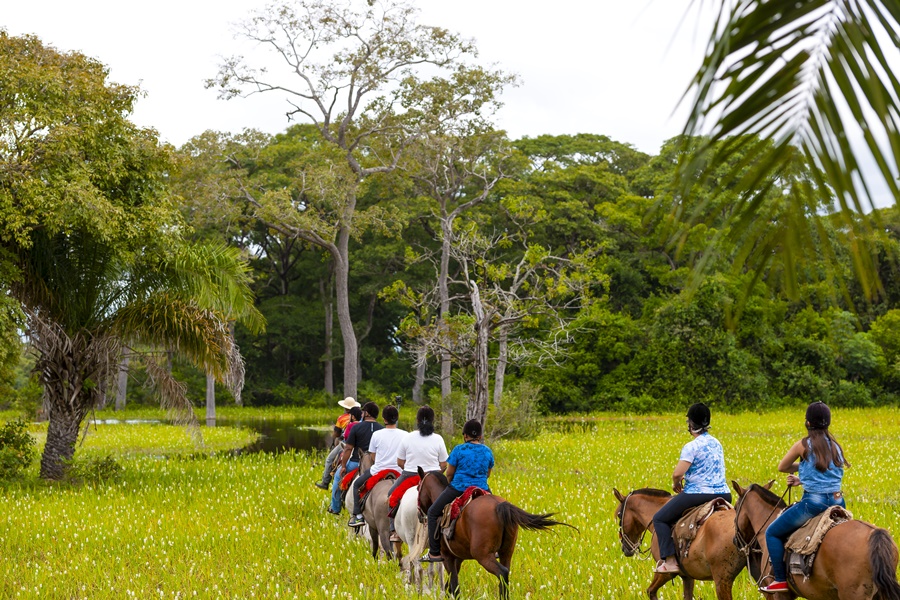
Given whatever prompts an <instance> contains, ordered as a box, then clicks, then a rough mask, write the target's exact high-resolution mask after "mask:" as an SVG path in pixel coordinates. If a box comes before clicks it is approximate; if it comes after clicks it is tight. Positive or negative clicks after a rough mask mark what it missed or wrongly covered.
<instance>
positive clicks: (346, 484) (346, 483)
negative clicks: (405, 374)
mask: <svg viewBox="0 0 900 600" xmlns="http://www.w3.org/2000/svg"><path fill="white" fill-rule="evenodd" d="M357 473H359V469H353V470H352V471H350V472H349V473H347V474H346V475H344V476H343V477H341V483H340V484H338V487H339V488H340V489H342V490H344V491H345V492H346V491H347V490H348V489H350V484H351V483H353V480H354V479H356V474H357Z"/></svg>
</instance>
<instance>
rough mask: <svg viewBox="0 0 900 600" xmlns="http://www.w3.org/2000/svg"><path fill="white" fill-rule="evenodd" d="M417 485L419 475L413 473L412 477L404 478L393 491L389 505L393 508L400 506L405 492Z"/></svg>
mask: <svg viewBox="0 0 900 600" xmlns="http://www.w3.org/2000/svg"><path fill="white" fill-rule="evenodd" d="M417 485H419V476H418V475H413V476H412V477H407V478H406V479H404V480H403V481H402V482H401V483H400V485H398V486H397V489H396V490H394V491H393V492H392V493H391V497H390V498H388V506H390V507H391V508H397V507H398V506H400V499H401V498H403V494H405V493H406V490H408V489H409V488H411V487H414V486H417Z"/></svg>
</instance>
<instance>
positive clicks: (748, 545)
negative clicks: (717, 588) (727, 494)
mask: <svg viewBox="0 0 900 600" xmlns="http://www.w3.org/2000/svg"><path fill="white" fill-rule="evenodd" d="M790 489H791V486H788V487H787V489H786V490H784V493H783V494H781V497H780V498H779V499H778V502H776V503H775V506H773V507H772V510H771V512H769V514H768V515H767V516H766V518H765V519H763V521H762V524H761V525H760V526H759V527H758V528H757V529H756V530H755V531H754V532H753V535H752V536H750V539H749V540H748V539H746V538H744V535H743V534H742V533H741V528H740V527H738V523H739V522H740V513H741V509H742V508H743V507H744V499H745V498H746V497H747V494H748V493H749V492H750V490H747V492H745V493H744V495H743V496H741V499H740V500H739V501H738V503H737V505H735V507H734V545H735V547H737V549H738V552H740V553H741V554H743V555H744V559H745V560H746V561H747V573H749V574H750V577H751V578H753V572H752V570H751V569H750V556H751V555H752V554H759V555H760V563H761V562H762V553H763V551H762V544H761V543H760V541H759V536H760V533H761V532H762V530H763V529H764V528H765V527H766V524H767V523H768V522H769V519H771V518H772V515H774V514H775V511H777V510H778V509H779V508H780V509H781V512H784V507H782V506H781V505H782V504H783V501H784V496H785V494H789V492H790ZM788 501H790V496H789V495H788ZM779 515H780V513H779ZM776 518H777V517H776ZM751 527H752V523H751ZM766 577H769V575H767V574H765V573H764V572H763V568H762V564H760V568H759V577H758V578H757V580H756V586H757V587H761V586H762V584H763V580H764V579H765V578H766Z"/></svg>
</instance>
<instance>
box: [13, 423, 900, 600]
mask: <svg viewBox="0 0 900 600" xmlns="http://www.w3.org/2000/svg"><path fill="white" fill-rule="evenodd" d="M239 412H240V414H236V415H230V418H238V417H242V418H243V417H246V416H247V415H246V413H249V412H250V411H249V409H244V410H243V411H239ZM289 412H290V411H281V412H279V413H278V414H282V415H286V414H288V413H289ZM317 414H318V413H317ZM131 416H132V415H129V417H131ZM144 416H145V417H150V415H144ZM157 416H159V415H157ZM220 416H223V417H224V416H225V415H220ZM295 416H302V415H301V414H298V413H295ZM898 416H900V411H897V410H888V409H878V410H870V411H835V415H834V420H833V427H832V430H833V432H834V433H835V435H836V436H837V437H838V439H839V440H840V441H841V442H842V444H843V445H844V448H845V450H846V454H847V457H848V458H849V460H850V461H851V462H852V463H853V465H854V466H853V468H851V469H849V470H848V472H847V475H846V478H845V490H846V492H847V498H848V507H849V508H850V510H851V511H852V512H853V513H854V514H855V515H856V516H858V517H859V518H863V519H865V520H869V521H872V522H874V523H876V524H878V525H881V526H884V527H887V528H888V529H889V530H891V531H892V532H894V533H895V534H898V532H900V515H898V501H900V492H898V489H900V470H898V469H897V468H896V452H897V449H898V447H900V445H898V440H900V419H898ZM101 417H102V418H106V415H101ZM327 424H328V418H327V417H326V418H323V423H322V425H323V426H327ZM802 425H803V411H802V410H792V411H779V412H771V413H765V414H763V415H758V414H742V415H718V414H714V415H713V434H714V435H715V436H716V437H718V438H719V439H720V440H721V441H722V443H723V445H724V446H725V451H726V466H727V470H728V477H729V479H735V480H737V481H739V482H740V483H742V484H748V483H750V482H765V481H767V480H768V479H771V478H773V477H776V471H775V465H776V464H777V462H778V460H779V459H780V458H781V456H782V455H783V453H784V452H785V451H786V450H787V448H788V447H789V446H790V444H791V443H792V442H793V441H795V440H796V439H798V438H799V437H800V436H801V434H802V433H803V429H802ZM684 429H685V426H684V418H683V417H682V416H680V415H677V416H676V415H671V416H661V417H647V418H637V417H636V418H629V417H622V416H610V415H594V416H589V417H582V418H575V419H568V420H564V421H554V422H553V423H551V424H548V426H547V429H546V431H545V432H544V433H542V434H541V435H540V436H539V437H538V438H537V439H535V440H530V441H502V442H498V443H496V444H493V445H492V446H493V449H494V452H495V455H496V459H497V468H496V469H495V471H494V475H493V476H492V479H491V485H492V487H493V489H494V491H495V492H496V493H499V494H501V495H503V496H505V497H506V498H507V499H508V500H510V501H511V502H513V503H514V504H517V505H518V506H520V507H522V508H524V509H526V510H528V511H530V512H544V511H552V512H556V513H557V514H558V516H559V518H561V519H562V520H565V521H566V522H568V523H571V524H572V525H575V526H577V527H578V528H579V529H580V533H576V532H574V531H571V530H567V529H560V530H559V531H558V532H554V533H533V532H522V533H521V535H520V538H519V545H518V548H517V551H516V554H515V556H514V558H513V566H512V575H511V577H512V579H511V585H512V590H511V592H512V597H513V598H536V599H537V598H540V599H544V598H598V599H601V598H602V599H606V598H633V599H638V598H643V597H645V596H644V594H643V589H644V588H645V587H646V586H647V584H648V583H649V581H650V570H651V567H652V564H651V562H649V561H647V560H640V559H627V558H625V557H624V556H623V555H622V553H621V550H620V547H619V543H618V539H617V536H616V523H615V521H614V518H613V511H614V508H615V505H616V502H615V499H614V497H613V494H612V488H613V487H617V488H618V489H619V490H620V491H622V492H628V491H629V490H631V489H634V488H638V487H644V486H650V487H661V488H666V487H667V485H668V482H669V481H670V473H671V470H672V467H673V466H674V464H675V462H676V460H677V457H678V452H679V450H680V448H681V446H682V445H683V444H684V443H685V442H686V441H688V439H689V436H688V434H687V433H686V432H685V431H684ZM202 431H203V434H204V442H205V444H206V445H205V446H204V447H203V448H202V449H199V450H198V448H196V447H195V446H194V445H193V444H194V442H193V441H192V439H191V437H190V436H189V435H187V434H186V433H185V431H184V430H183V429H180V428H177V427H172V426H168V425H151V424H145V425H127V426H123V425H105V426H99V427H98V428H97V429H96V431H93V432H92V433H91V435H89V436H88V438H87V441H86V442H85V446H84V447H83V448H81V449H79V452H84V453H114V455H115V456H116V458H117V460H118V461H119V463H120V464H121V465H122V466H123V467H124V470H125V473H124V476H123V477H122V478H121V480H119V481H117V482H114V483H104V484H100V485H81V486H71V485H59V486H57V485H49V484H44V483H40V482H36V481H35V480H34V479H33V478H32V479H29V480H27V481H25V482H22V483H18V484H13V485H9V486H6V487H5V488H4V492H3V494H2V496H0V554H2V556H4V557H5V558H6V560H4V561H3V563H2V564H0V598H347V599H353V600H359V599H361V598H395V597H403V596H407V595H408V596H414V595H415V594H414V593H413V592H412V591H411V590H407V589H406V588H405V587H404V584H403V582H402V580H401V579H400V576H399V574H398V571H397V567H396V566H395V565H394V564H389V563H387V562H384V561H382V562H380V563H379V564H375V562H374V561H373V560H372V558H371V557H370V556H369V554H368V548H367V547H366V546H365V545H364V544H363V543H362V542H361V541H359V540H348V536H347V528H346V527H345V524H346V520H347V518H346V516H341V517H334V516H332V515H329V514H327V513H326V512H325V506H326V493H325V492H323V491H321V490H318V489H317V488H315V487H314V486H313V485H312V484H313V481H315V479H316V477H317V476H318V475H319V473H320V470H321V464H322V458H323V457H322V455H321V454H320V453H313V454H309V453H287V454H282V455H278V456H272V455H261V454H256V455H239V456H231V455H229V454H228V453H223V452H217V450H223V449H226V448H236V447H240V446H243V445H245V444H246V443H247V442H248V441H249V440H251V439H252V438H253V437H254V436H253V434H252V433H251V432H248V431H246V430H241V429H229V428H216V429H206V428H202ZM154 448H156V449H154ZM774 490H775V491H776V492H777V493H778V494H781V492H782V491H783V490H784V480H783V476H778V477H777V482H776V484H775V488H774ZM461 585H462V592H463V594H462V597H463V598H494V597H496V580H495V579H493V578H492V577H490V576H488V575H487V574H486V573H485V572H484V571H483V570H482V569H481V568H480V567H478V566H477V565H475V564H474V563H467V564H466V565H465V567H464V568H463V572H462V575H461ZM697 593H698V596H699V597H702V598H705V599H710V598H714V593H713V590H712V585H711V584H710V583H707V582H700V583H698V585H697ZM661 597H662V598H666V599H668V598H672V599H674V598H680V597H681V590H680V586H677V587H676V586H673V585H671V584H670V585H668V586H666V587H664V588H663V589H662V591H661ZM735 597H736V598H741V599H750V598H754V599H756V598H761V597H762V596H761V595H759V594H758V593H757V592H756V591H755V590H754V589H753V588H752V586H751V585H750V582H749V581H748V580H747V578H746V576H745V575H742V576H741V578H739V579H738V580H737V582H736V583H735Z"/></svg>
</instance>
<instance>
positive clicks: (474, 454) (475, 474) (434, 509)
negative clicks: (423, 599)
mask: <svg viewBox="0 0 900 600" xmlns="http://www.w3.org/2000/svg"><path fill="white" fill-rule="evenodd" d="M463 440H464V443H462V444H459V445H458V446H456V447H455V448H453V450H452V451H451V452H450V457H449V458H448V459H447V472H446V476H447V481H448V482H449V483H450V485H448V486H447V487H446V488H445V489H444V491H443V492H442V493H441V495H440V496H438V497H437V498H436V499H435V501H434V502H433V503H432V505H431V507H430V508H429V509H428V556H426V557H425V558H423V559H421V561H422V562H441V561H442V560H444V559H443V558H442V557H441V540H440V538H439V537H438V536H437V528H438V521H440V519H441V515H442V514H443V512H444V507H445V506H447V505H448V504H450V503H451V502H453V501H454V500H456V499H457V498H459V497H460V496H462V494H463V493H464V492H465V491H466V489H468V488H469V487H471V486H474V487H477V488H480V489H483V490H486V491H488V492H490V491H491V489H490V488H489V487H488V482H487V480H488V477H490V476H491V470H492V469H493V468H494V454H493V453H492V452H491V449H490V448H488V447H487V446H485V445H484V444H483V443H482V439H481V423H480V422H478V421H477V420H475V419H472V420H471V421H467V422H466V424H465V425H464V426H463Z"/></svg>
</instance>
